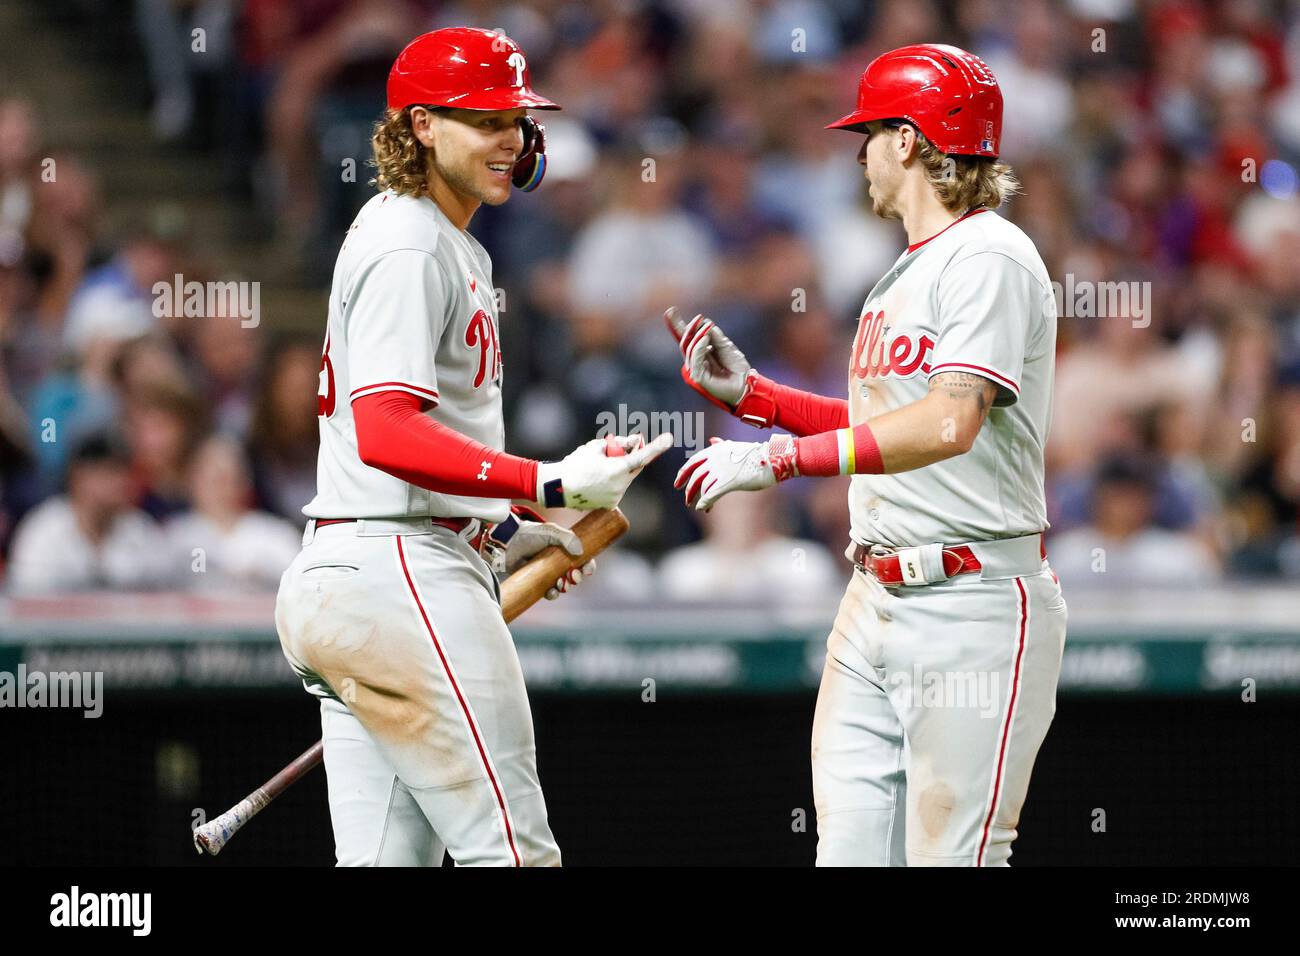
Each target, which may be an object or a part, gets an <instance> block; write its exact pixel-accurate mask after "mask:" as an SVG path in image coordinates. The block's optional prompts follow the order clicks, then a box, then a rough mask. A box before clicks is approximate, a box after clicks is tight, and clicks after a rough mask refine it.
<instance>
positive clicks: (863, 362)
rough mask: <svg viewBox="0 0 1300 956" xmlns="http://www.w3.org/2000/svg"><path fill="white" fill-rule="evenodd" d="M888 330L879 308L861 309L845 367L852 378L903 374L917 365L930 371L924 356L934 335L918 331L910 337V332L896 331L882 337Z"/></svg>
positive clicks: (928, 351)
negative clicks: (851, 351) (871, 309)
mask: <svg viewBox="0 0 1300 956" xmlns="http://www.w3.org/2000/svg"><path fill="white" fill-rule="evenodd" d="M888 330H889V327H888V326H887V325H885V313H884V312H883V311H882V312H863V313H862V318H860V319H858V334H857V336H855V337H854V339H853V364H852V365H851V366H850V369H849V371H850V372H851V373H852V374H853V375H854V376H855V377H856V378H884V377H885V376H886V375H891V374H892V375H897V376H899V377H900V378H906V377H907V376H908V375H912V374H913V373H915V372H916V370H917V369H920V370H921V371H922V372H928V371H930V363H929V362H927V361H925V357H926V356H927V355H928V354H929V353H930V350H931V349H932V348H934V339H932V338H930V336H928V335H925V334H924V333H922V334H921V336H920V338H919V339H917V340H915V341H913V339H912V336H910V335H908V334H907V333H905V332H900V333H898V335H895V336H894V337H893V338H892V339H889V340H886V338H885V333H886V332H887V331H888Z"/></svg>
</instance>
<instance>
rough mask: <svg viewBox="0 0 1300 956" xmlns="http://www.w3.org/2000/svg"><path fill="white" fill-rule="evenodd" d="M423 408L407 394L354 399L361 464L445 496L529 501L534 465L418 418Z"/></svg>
mask: <svg viewBox="0 0 1300 956" xmlns="http://www.w3.org/2000/svg"><path fill="white" fill-rule="evenodd" d="M425 404H426V402H425V400H423V399H420V398H418V397H416V396H415V395H411V394H409V393H408V392H377V393H374V394H371V395H362V396H361V397H360V398H357V399H355V400H354V401H353V402H352V419H353V421H354V422H355V424H356V430H357V453H358V454H359V455H360V456H361V460H362V461H363V462H365V463H366V464H367V465H370V466H371V467H372V468H378V469H380V470H381V471H386V472H388V473H389V474H390V475H393V476H394V477H397V478H401V479H402V480H403V481H409V482H410V483H411V484H413V485H419V486H420V487H421V488H428V489H429V490H430V491H436V492H438V493H439V494H443V495H471V496H473V497H475V498H523V499H525V500H528V501H531V500H532V499H533V498H534V497H536V495H537V462H536V461H534V460H533V459H531V458H520V457H518V456H516V455H508V454H506V453H505V452H503V451H496V450H495V449H492V448H488V447H487V446H486V445H484V444H481V443H480V442H476V441H474V440H473V439H472V438H468V437H466V436H465V435H462V434H461V433H460V432H458V431H456V430H455V429H454V428H448V427H447V426H445V425H439V424H438V423H437V422H435V421H434V420H433V419H431V418H429V417H428V416H427V415H422V414H421V408H422V406H423V405H425ZM484 462H487V463H488V467H487V468H484V467H483V463H484ZM480 475H482V476H483V477H480Z"/></svg>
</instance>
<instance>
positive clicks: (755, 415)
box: [730, 368, 777, 428]
mask: <svg viewBox="0 0 1300 956" xmlns="http://www.w3.org/2000/svg"><path fill="white" fill-rule="evenodd" d="M775 384H776V383H775V382H773V381H772V380H771V379H770V378H764V377H763V376H762V375H759V374H758V372H757V371H756V370H755V369H752V368H751V369H750V370H749V374H748V375H746V376H745V391H744V394H742V395H741V396H740V401H739V402H738V403H737V404H736V407H735V408H733V409H731V410H730V411H731V414H733V415H735V416H736V417H737V418H739V419H740V420H741V421H742V422H746V423H748V424H750V425H753V426H754V427H755V428H772V427H773V426H775V425H776V411H777V408H776V393H775V391H774V390H773V386H774V385H775Z"/></svg>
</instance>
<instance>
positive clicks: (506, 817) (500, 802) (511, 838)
mask: <svg viewBox="0 0 1300 956" xmlns="http://www.w3.org/2000/svg"><path fill="white" fill-rule="evenodd" d="M393 539H394V540H395V541H396V542H397V556H398V558H400V559H401V562H402V574H404V575H406V586H407V587H408V588H410V589H411V597H413V598H415V606H416V607H417V608H419V609H420V617H422V618H423V619H424V626H425V627H426V628H427V629H428V631H429V637H430V638H431V639H432V640H433V649H434V650H435V651H437V652H438V660H440V661H442V669H443V671H444V672H445V673H446V674H447V680H448V681H449V682H450V683H451V689H452V690H454V691H455V692H456V700H457V701H459V703H460V709H461V711H462V712H463V713H464V714H465V722H466V723H467V724H469V732H470V734H471V736H473V738H474V746H475V747H477V748H478V755H479V758H480V759H481V760H482V761H483V769H484V770H486V771H487V775H488V780H489V781H491V783H492V792H493V793H495V794H496V798H497V809H498V810H500V812H501V823H502V825H503V826H504V827H505V831H506V843H508V844H509V845H510V852H511V854H512V855H513V856H514V858H515V866H523V863H522V861H521V860H520V859H519V850H518V849H516V847H515V834H514V831H513V830H512V829H511V828H510V814H509V813H508V812H507V811H506V799H505V796H504V795H503V794H502V793H501V787H500V786H499V785H498V784H497V778H496V774H494V773H493V772H492V764H491V763H490V762H489V761H488V756H487V750H485V749H484V747H483V740H482V738H480V737H479V732H478V726H477V725H476V724H475V723H474V715H473V714H471V713H470V710H469V704H468V703H467V702H466V700H465V695H464V694H462V693H461V692H460V685H459V684H457V683H456V678H455V677H453V676H452V673H451V665H450V664H448V663H447V655H446V654H444V653H443V650H442V644H441V642H440V641H439V640H438V635H437V634H436V633H435V632H434V630H433V624H432V623H430V621H429V615H428V614H426V613H425V611H424V602H422V601H421V600H420V595H419V593H418V592H417V591H416V590H415V582H414V581H412V580H411V571H410V569H409V568H407V566H406V550H405V549H404V548H403V547H402V536H401V535H400V534H399V535H394V536H393Z"/></svg>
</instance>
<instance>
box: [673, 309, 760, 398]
mask: <svg viewBox="0 0 1300 956" xmlns="http://www.w3.org/2000/svg"><path fill="white" fill-rule="evenodd" d="M664 322H665V323H666V324H667V326H668V331H669V332H671V333H672V334H673V338H675V339H676V340H677V347H678V348H680V349H681V350H682V378H683V379H685V380H686V384H687V385H689V386H690V387H691V388H693V389H695V390H696V391H697V392H699V393H700V394H701V395H703V396H704V397H705V398H707V399H708V400H709V401H711V402H713V404H715V405H720V406H722V407H723V408H725V409H726V410H727V411H729V412H732V411H735V408H736V406H737V405H739V404H740V400H741V399H742V398H744V397H745V389H746V387H747V382H748V379H749V373H750V372H751V371H752V366H750V364H749V359H747V358H745V353H744V352H742V351H741V350H740V349H738V348H736V344H735V343H734V342H732V341H731V339H729V338H727V336H726V335H725V334H724V333H723V331H722V329H720V328H718V327H717V326H716V325H714V324H713V320H712V319H710V318H708V317H706V316H703V315H697V316H696V317H695V318H693V319H691V320H690V321H689V322H688V321H687V320H686V318H685V317H684V316H683V315H682V314H681V312H679V311H678V310H677V307H676V306H673V307H672V308H670V309H668V311H666V312H665V313H664Z"/></svg>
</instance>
